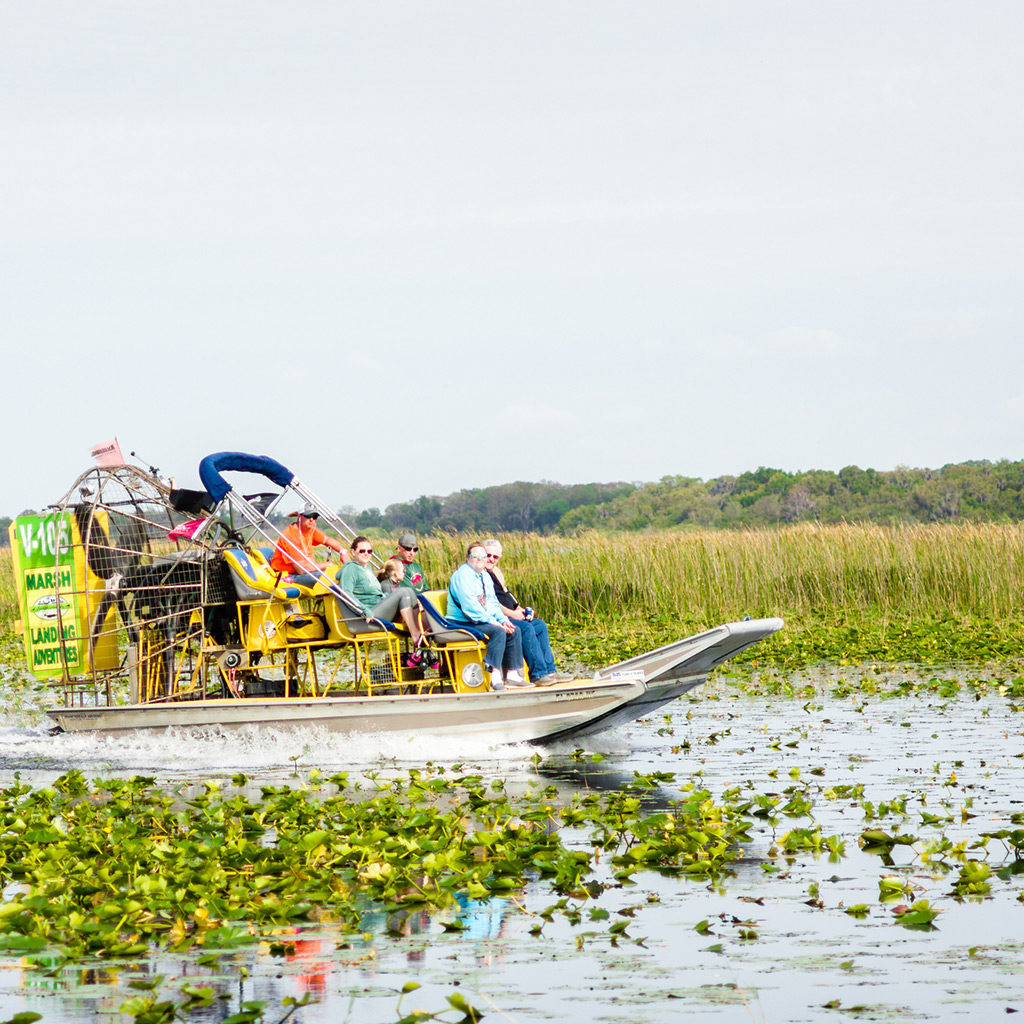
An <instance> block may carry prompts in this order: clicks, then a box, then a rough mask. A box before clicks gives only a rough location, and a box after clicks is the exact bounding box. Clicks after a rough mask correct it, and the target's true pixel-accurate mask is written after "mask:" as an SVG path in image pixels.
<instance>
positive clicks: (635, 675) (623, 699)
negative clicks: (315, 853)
mask: <svg viewBox="0 0 1024 1024" xmlns="http://www.w3.org/2000/svg"><path fill="white" fill-rule="evenodd" d="M781 628H782V620H781V619H754V620H747V621H744V622H733V623H728V624H726V625H723V626H716V627H715V628H714V629H712V630H708V631H707V632H705V633H699V634H697V635H696V636H692V637H688V638H687V639H685V640H680V641H677V642H676V643H673V644H669V645H667V646H666V647H661V648H658V649H657V650H654V651H649V652H648V653H647V654H643V655H640V656H639V657H636V658H630V659H629V660H627V661H624V662H620V663H619V664H617V665H612V666H610V667H609V668H607V669H603V670H602V671H600V672H598V673H597V674H596V675H595V676H594V678H593V679H586V680H583V679H577V680H573V681H572V682H568V683H563V684H561V685H558V686H531V687H524V688H521V689H518V688H517V689H508V690H505V691H502V692H500V693H493V692H490V691H484V692H480V693H423V694H416V693H412V694H400V695H394V696H384V695H381V696H374V697H368V696H363V697H359V696H351V697H308V698H305V697H267V698H252V697H246V698H239V699H216V700H192V701H177V702H167V703H161V704H156V703H154V704H129V705H126V706H123V707H119V706H112V707H110V706H89V707H64V708H53V709H51V710H50V711H49V712H48V714H49V715H50V717H51V718H52V719H53V720H54V722H55V723H56V724H57V725H58V726H59V727H60V728H61V729H62V730H64V731H65V732H82V731H89V732H97V733H118V732H124V731H134V730H140V729H141V730H166V729H172V728H175V729H204V728H219V729H238V728H243V727H248V726H272V727H274V728H278V729H282V728H284V729H303V728H311V727H320V728H326V729H328V730H330V731H331V732H339V733H369V734H375V733H389V734H401V733H416V734H424V733H428V734H429V733H438V734H444V735H446V736H488V737H496V738H498V739H499V740H500V741H504V742H509V743H519V742H531V743H544V742H549V741H553V740H555V739H568V738H571V737H575V736H586V735H590V734H592V733H596V732H601V731H603V730H605V729H610V728H613V727H615V726H617V725H622V724H624V723H626V722H631V721H634V720H635V719H637V718H642V717H644V716H645V715H647V714H650V713H651V712H652V711H655V710H656V709H657V708H659V707H661V706H662V705H663V704H667V703H668V702H669V701H672V700H675V699H676V698H677V697H679V696H681V695H683V694H684V693H687V692H688V691H690V690H692V689H693V688H694V687H696V686H699V685H700V684H701V683H703V682H704V680H705V679H706V678H707V676H708V673H709V672H710V671H711V670H712V669H713V668H714V667H715V666H716V665H720V664H721V663H722V662H723V661H725V660H726V659H727V658H730V657H732V656H733V655H734V654H737V653H738V652H739V651H742V650H744V649H745V648H747V647H749V646H750V645H751V644H753V643H756V642H757V641H758V640H761V639H763V638H764V637H766V636H770V635H771V634H772V633H774V632H776V630H778V629H781Z"/></svg>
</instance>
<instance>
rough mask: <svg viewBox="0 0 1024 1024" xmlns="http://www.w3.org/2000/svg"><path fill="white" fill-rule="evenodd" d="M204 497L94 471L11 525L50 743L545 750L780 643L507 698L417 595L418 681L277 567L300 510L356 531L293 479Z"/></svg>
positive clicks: (259, 462) (391, 639) (396, 639)
mask: <svg viewBox="0 0 1024 1024" xmlns="http://www.w3.org/2000/svg"><path fill="white" fill-rule="evenodd" d="M226 473H227V474H231V476H232V479H236V476H235V475H236V474H241V476H242V477H243V478H244V480H245V481H251V480H252V479H253V478H258V483H257V484H256V485H255V486H258V487H259V488H260V490H258V491H253V492H251V493H243V491H242V490H239V489H238V488H237V487H236V486H234V485H233V484H232V483H229V482H228V480H227V479H226V478H225V476H224V474H226ZM199 479H200V481H201V483H202V487H201V488H199V489H190V488H178V487H176V486H175V485H174V482H173V481H171V480H168V479H164V478H161V476H160V475H159V473H158V471H156V470H155V469H153V467H141V466H136V465H131V464H127V463H124V464H117V465H95V466H92V467H91V468H89V469H88V470H87V471H85V472H84V473H82V474H81V475H80V476H79V477H78V478H77V479H76V480H75V481H74V483H73V484H72V486H71V487H70V488H69V490H68V491H67V492H66V493H65V494H64V496H63V497H62V498H61V499H60V500H59V501H57V502H56V503H54V504H53V505H51V506H48V507H47V508H46V509H45V510H44V511H42V512H39V513H33V514H25V515H21V516H18V517H17V518H16V519H15V520H14V522H13V523H12V525H11V528H10V533H11V549H12V556H13V557H12V563H13V568H14V574H15V585H16V590H17V592H18V595H19V602H20V614H21V631H22V633H23V636H24V641H25V654H26V660H27V665H28V668H29V670H30V671H31V672H32V673H33V674H35V675H36V676H37V677H39V678H41V679H44V680H46V681H47V682H48V683H50V684H51V685H52V686H53V688H54V689H55V690H56V694H55V697H54V701H53V705H52V706H51V707H50V708H49V709H48V711H47V713H48V714H49V716H50V717H51V719H52V720H53V722H54V723H55V728H56V729H59V730H63V731H67V732H75V731H93V732H96V733H108V734H109V733H120V732H124V731H126V730H151V729H156V730H168V729H175V728H177V729H186V730H188V729H209V728H215V729H227V730H231V729H238V728H242V727H251V726H257V727H259V726H267V727H275V728H280V729H310V728H313V727H320V728H324V729H327V730H329V731H331V732H337V733H364V734H365V733H369V734H374V733H410V734H444V735H446V736H453V737H457V736H475V735H479V736H485V737H493V738H494V739H496V740H497V741H503V742H523V741H527V742H533V743H546V742H550V741H554V740H558V739H565V738H570V737H579V736H585V735H588V734H592V733H596V732H599V731H601V730H604V729H608V728H612V727H614V726H617V725H620V724H623V723H626V722H629V721H632V720H634V719H637V718H641V717H643V716H645V715H648V714H649V713H650V712H652V711H654V710H655V709H656V708H658V707H660V706H662V705H664V704H666V703H668V702H669V701H672V700H674V699H676V698H677V697H679V696H681V695H683V694H685V693H687V692H688V691H690V690H692V689H693V688H694V687H696V686H698V685H700V684H701V683H702V682H704V681H705V679H706V678H707V676H708V673H709V672H711V671H712V670H713V669H714V668H715V667H716V666H718V665H720V664H722V662H724V661H726V660H727V659H728V658H731V657H733V656H734V655H736V654H738V653H739V652H740V651H743V650H744V649H746V648H747V647H749V646H750V645H751V644H754V643H757V642H758V641H759V640H762V639H764V638H765V637H767V636H770V635H771V634H773V633H775V632H776V631H777V630H779V629H780V628H781V627H782V625H783V623H782V620H781V619H777V618H770V619H754V620H745V621H743V622H732V623H728V624H725V625H720V626H716V627H715V628H714V629H710V630H707V631H706V632H702V633H699V634H697V635H695V636H691V637H687V638H686V639H683V640H679V641H677V642H675V643H672V644H669V645H667V646H664V647H660V648H658V649H656V650H652V651H649V652H647V653H646V654H643V655H640V656H638V657H634V658H630V659H628V660H626V661H622V662H619V663H617V664H615V665H610V666H608V667H606V668H603V669H600V670H599V671H597V672H595V673H594V674H593V675H592V676H590V677H587V678H583V677H581V678H576V679H572V680H570V681H567V682H560V683H558V684H555V685H550V686H541V685H536V686H532V687H524V688H517V689H514V690H505V691H498V692H496V691H492V690H491V689H490V683H489V678H488V674H487V673H485V672H484V671H483V654H484V650H485V644H484V643H483V642H482V637H481V636H480V635H479V634H477V633H475V632H474V631H473V630H472V629H465V628H460V627H458V626H456V625H453V624H452V623H451V622H450V621H449V620H448V619H446V617H445V598H446V594H445V592H443V591H434V592H428V593H425V594H423V595H421V597H420V602H421V605H422V621H423V624H424V635H425V637H427V639H428V646H429V649H430V651H431V652H432V654H433V657H432V658H431V659H430V660H432V661H435V662H436V664H435V665H434V666H432V667H430V668H427V669H424V668H422V667H415V668H410V667H408V665H407V664H406V663H407V661H408V659H407V658H406V657H405V656H404V652H406V651H407V650H408V642H409V638H408V636H407V634H406V633H405V632H404V630H403V629H402V627H401V626H400V625H396V624H395V623H392V622H388V621H385V620H380V619H368V618H367V617H366V615H365V613H364V612H363V611H362V609H361V608H360V606H359V605H358V603H357V602H356V601H355V600H354V599H353V598H352V597H351V596H350V595H349V594H348V593H347V592H346V591H345V590H343V589H342V588H341V587H340V586H339V585H338V583H337V582H336V580H335V579H333V578H332V577H331V574H330V573H326V574H324V575H322V576H321V577H320V578H319V579H318V580H317V582H316V583H315V584H314V585H313V586H302V585H300V584H298V583H296V582H293V581H292V580H291V579H290V578H289V577H287V576H282V575H281V574H280V573H277V572H275V571H274V570H273V569H272V568H271V564H270V562H271V554H272V551H273V547H274V545H275V544H276V543H277V542H278V540H279V539H280V538H281V536H282V533H283V530H284V527H283V526H282V525H279V524H281V523H283V522H284V516H283V514H282V513H283V509H284V508H286V507H287V506H288V504H289V503H290V502H292V501H296V500H297V501H298V502H301V503H302V504H303V505H311V506H312V507H313V508H315V509H316V510H317V511H318V512H319V514H320V518H321V525H326V526H329V527H330V528H331V529H332V530H334V531H335V532H336V533H337V534H338V535H339V536H340V537H343V538H347V539H349V540H351V538H352V537H354V536H355V533H356V531H355V530H353V528H352V527H350V526H349V525H348V524H347V523H346V522H345V521H344V520H343V519H341V518H340V516H339V515H338V514H337V513H336V512H335V511H333V510H332V509H331V508H330V506H329V505H328V504H327V503H326V502H324V501H323V500H322V499H321V498H320V497H318V496H317V495H316V494H315V493H314V492H313V491H312V490H311V489H310V488H309V487H307V486H306V485H305V484H303V483H302V482H301V481H300V480H298V479H297V478H296V477H295V475H294V474H293V473H292V472H291V471H290V470H288V469H287V468H286V467H285V466H284V465H282V464H281V463H280V462H277V461H276V460H274V459H271V458H269V457H267V456H258V455H249V454H245V453H241V452H219V453H216V454H213V455H209V456H207V457H206V458H204V459H203V460H202V462H201V463H200V465H199ZM268 487H270V488H272V489H268ZM244 490H246V491H248V490H249V488H244Z"/></svg>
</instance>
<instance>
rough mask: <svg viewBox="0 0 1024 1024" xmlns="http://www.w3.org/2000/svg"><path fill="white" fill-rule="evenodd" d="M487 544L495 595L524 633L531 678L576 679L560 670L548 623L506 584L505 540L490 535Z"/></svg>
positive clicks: (539, 680)
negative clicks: (503, 567) (501, 562)
mask: <svg viewBox="0 0 1024 1024" xmlns="http://www.w3.org/2000/svg"><path fill="white" fill-rule="evenodd" d="M483 547H484V550H485V551H486V552H487V574H488V575H489V576H490V577H491V582H492V583H493V585H494V596H495V597H496V598H497V599H498V604H500V605H501V607H502V609H503V610H504V612H505V614H506V615H507V616H508V617H509V618H510V619H511V620H512V624H513V625H514V626H515V627H516V629H517V630H519V631H520V633H521V634H522V640H523V657H524V658H526V664H527V665H529V666H530V678H531V679H532V680H533V681H534V682H535V683H537V684H538V685H542V684H546V683H565V682H568V681H569V680H570V679H573V678H575V677H574V676H571V675H570V674H569V673H568V672H559V671H558V669H557V667H556V665H555V656H554V654H552V652H551V643H550V641H549V640H548V625H547V623H546V622H544V621H543V619H538V618H536V617H535V616H534V614H533V609H532V608H524V607H523V606H522V605H521V604H520V603H519V602H518V601H517V600H516V598H515V597H514V596H513V595H512V594H511V593H510V592H509V589H508V587H507V586H506V584H505V574H504V573H503V572H502V571H501V569H499V568H498V560H499V559H500V558H501V541H499V540H497V539H496V538H494V537H488V538H487V540H485V541H484V542H483Z"/></svg>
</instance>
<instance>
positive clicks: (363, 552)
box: [356, 548, 373, 555]
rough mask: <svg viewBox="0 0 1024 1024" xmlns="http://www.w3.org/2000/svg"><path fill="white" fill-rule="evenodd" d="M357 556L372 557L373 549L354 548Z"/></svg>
mask: <svg viewBox="0 0 1024 1024" xmlns="http://www.w3.org/2000/svg"><path fill="white" fill-rule="evenodd" d="M356 554H357V555H372V554H373V548H356Z"/></svg>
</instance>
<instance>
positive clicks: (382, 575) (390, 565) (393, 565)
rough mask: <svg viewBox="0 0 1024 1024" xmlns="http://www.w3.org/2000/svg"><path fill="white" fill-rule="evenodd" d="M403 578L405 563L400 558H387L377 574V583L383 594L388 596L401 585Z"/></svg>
mask: <svg viewBox="0 0 1024 1024" xmlns="http://www.w3.org/2000/svg"><path fill="white" fill-rule="evenodd" d="M404 576H405V563H404V562H402V560H401V559H400V558H389V559H388V560H387V561H386V562H385V563H384V564H383V565H382V566H381V567H380V572H379V573H377V582H378V583H379V584H380V589H381V590H383V591H384V593H385V594H390V593H391V591H392V590H394V589H395V588H396V587H400V586H401V585H402V579H403V577H404Z"/></svg>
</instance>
